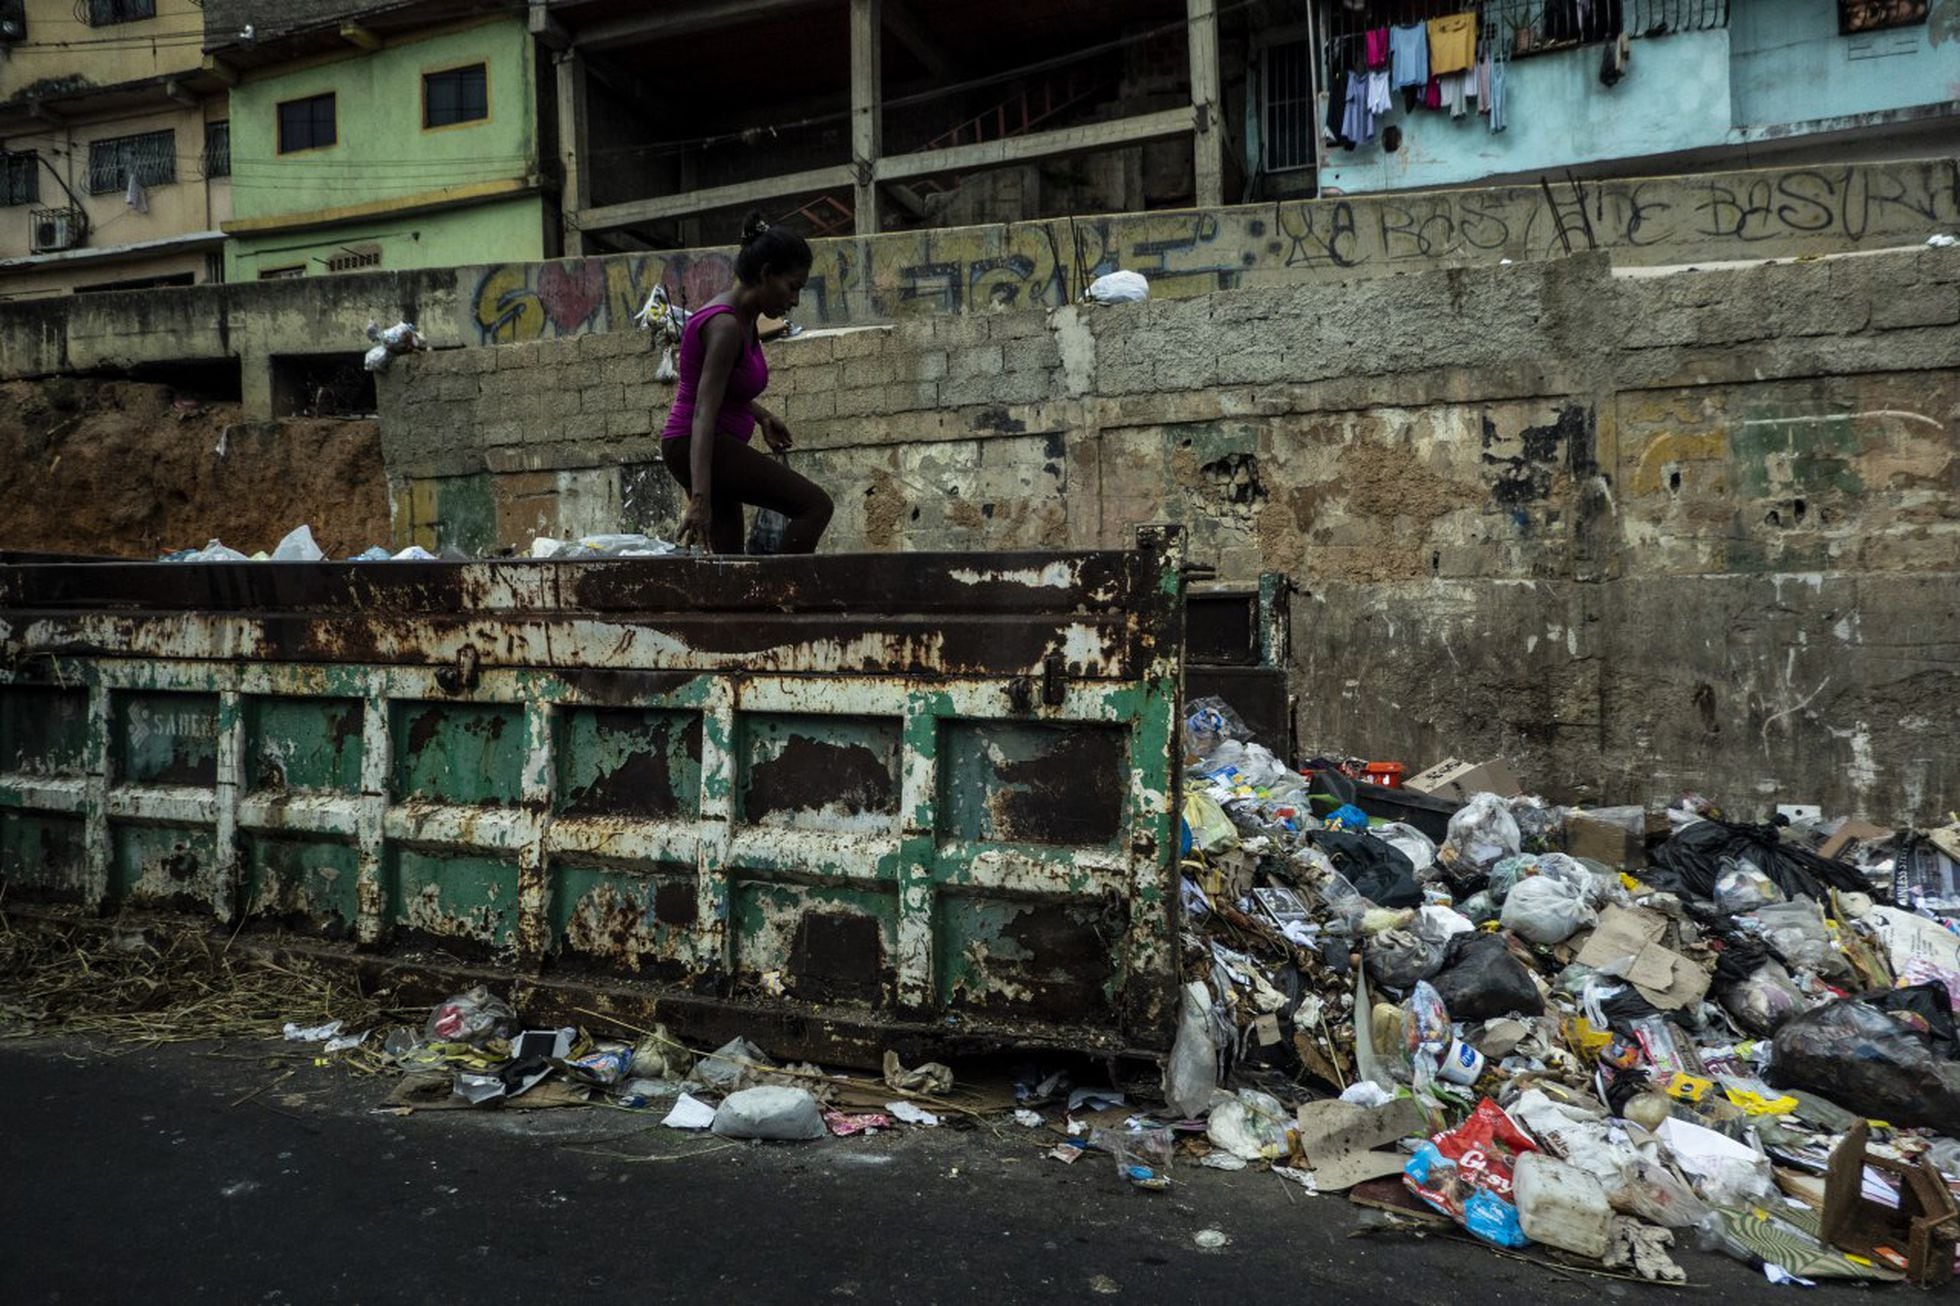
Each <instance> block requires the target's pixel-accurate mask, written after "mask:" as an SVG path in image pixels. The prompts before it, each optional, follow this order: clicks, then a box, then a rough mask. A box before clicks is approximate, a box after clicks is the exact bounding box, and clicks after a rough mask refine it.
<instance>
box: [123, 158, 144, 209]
mask: <svg viewBox="0 0 1960 1306" xmlns="http://www.w3.org/2000/svg"><path fill="white" fill-rule="evenodd" d="M123 203H125V204H127V205H129V207H130V208H132V209H134V210H136V212H138V213H148V212H149V211H150V197H149V196H148V195H146V194H144V193H143V183H142V182H140V181H138V180H137V179H136V169H134V168H131V169H130V170H129V186H128V188H127V189H125V190H124V191H123Z"/></svg>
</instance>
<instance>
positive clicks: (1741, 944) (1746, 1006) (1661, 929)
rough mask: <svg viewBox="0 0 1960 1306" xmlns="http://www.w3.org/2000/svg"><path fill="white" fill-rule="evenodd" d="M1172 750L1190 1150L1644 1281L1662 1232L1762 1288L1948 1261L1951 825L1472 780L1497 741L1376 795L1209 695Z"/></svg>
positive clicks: (1952, 1104)
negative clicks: (1286, 748)
mask: <svg viewBox="0 0 1960 1306" xmlns="http://www.w3.org/2000/svg"><path fill="white" fill-rule="evenodd" d="M1184 748H1185V761H1186V773H1185V774H1186V786H1185V792H1186V798H1185V804H1184V811H1183V817H1184V824H1183V830H1184V834H1183V839H1184V858H1185V860H1184V863H1183V866H1184V877H1183V882H1182V896H1183V905H1184V913H1183V921H1184V931H1183V937H1182V948H1183V961H1184V968H1183V973H1184V978H1185V984H1184V989H1183V994H1182V1006H1181V1012H1180V1019H1179V1024H1178V1030H1177V1038H1176V1044H1175V1048H1174V1051H1173V1053H1172V1055H1171V1057H1170V1059H1169V1062H1168V1064H1167V1066H1166V1069H1165V1077H1164V1087H1165V1096H1166V1097H1167V1099H1168V1100H1169V1102H1170V1105H1171V1107H1172V1108H1173V1109H1174V1111H1175V1112H1176V1113H1177V1114H1179V1115H1182V1116H1186V1117H1190V1118H1192V1119H1194V1120H1195V1119H1200V1118H1201V1119H1203V1120H1204V1121H1205V1126H1204V1141H1203V1143H1195V1144H1193V1145H1192V1147H1191V1148H1190V1149H1188V1150H1198V1151H1203V1152H1204V1153H1205V1155H1204V1157H1203V1161H1204V1163H1206V1164H1219V1165H1223V1166H1226V1167H1236V1166H1238V1165H1255V1166H1264V1167H1268V1168H1270V1169H1272V1170H1273V1172H1274V1173H1276V1174H1279V1175H1281V1176H1282V1177H1285V1178H1288V1179H1291V1180H1293V1181H1294V1182H1297V1183H1299V1184H1301V1185H1302V1186H1303V1187H1305V1188H1308V1189H1310V1190H1313V1191H1317V1192H1322V1193H1326V1192H1333V1191H1352V1193H1353V1194H1354V1200H1356V1201H1358V1202H1361V1203H1363V1204H1364V1205H1369V1206H1374V1207H1379V1208H1382V1209H1385V1210H1388V1211H1390V1212H1392V1213H1395V1214H1397V1215H1399V1216H1402V1217H1406V1218H1409V1219H1421V1218H1423V1217H1425V1216H1426V1217H1428V1218H1432V1219H1437V1218H1440V1219H1447V1220H1449V1221H1452V1222H1454V1223H1455V1224H1457V1225H1460V1226H1461V1227H1462V1228H1464V1229H1466V1230H1468V1231H1469V1232H1470V1233H1471V1234H1473V1235H1475V1236H1476V1237H1478V1238H1480V1239H1483V1240H1484V1241H1486V1242H1489V1243H1492V1244H1495V1245H1498V1246H1503V1247H1513V1248H1515V1247H1523V1246H1526V1245H1529V1244H1533V1243H1535V1244H1539V1245H1541V1246H1543V1247H1547V1248H1553V1249H1557V1250H1558V1251H1560V1252H1561V1253H1564V1254H1567V1255H1571V1256H1577V1257H1580V1258H1584V1259H1587V1260H1591V1261H1597V1262H1602V1263H1603V1264H1604V1265H1606V1266H1609V1267H1618V1268H1622V1269H1624V1270H1626V1271H1628V1272H1630V1273H1634V1274H1637V1275H1639V1276H1640V1277H1642V1278H1648V1279H1656V1280H1672V1281H1678V1280H1679V1279H1681V1278H1682V1272H1681V1270H1680V1268H1679V1267H1678V1266H1677V1265H1675V1264H1674V1262H1673V1261H1672V1259H1671V1257H1670V1256H1669V1253H1668V1249H1669V1248H1670V1246H1672V1245H1673V1244H1674V1242H1675V1240H1676V1238H1677V1237H1682V1236H1684V1235H1685V1236H1687V1237H1690V1238H1692V1240H1693V1241H1694V1242H1695V1243H1697V1244H1699V1245H1702V1246H1706V1247H1711V1248H1715V1249H1719V1250H1722V1251H1724V1252H1727V1253H1728V1254H1730V1255H1733V1256H1735V1257H1737V1258H1739V1259H1742V1260H1745V1261H1747V1262H1749V1263H1751V1264H1753V1265H1757V1266H1760V1267H1762V1268H1763V1269H1764V1271H1765V1273H1766V1274H1767V1275H1768V1276H1769V1277H1770V1278H1771V1279H1772V1280H1776V1281H1792V1280H1806V1281H1809V1280H1816V1279H1820V1278H1826V1277H1829V1278H1842V1279H1862V1280H1894V1279H1902V1278H1908V1277H1909V1278H1911V1279H1913V1280H1915V1281H1917V1282H1921V1283H1930V1282H1938V1281H1941V1280H1944V1279H1945V1278H1947V1277H1948V1276H1950V1275H1951V1273H1952V1271H1953V1268H1954V1264H1953V1263H1954V1254H1955V1239H1956V1235H1960V1209H1956V1207H1955V1204H1954V1199H1953V1192H1954V1190H1955V1189H1956V1188H1960V1142H1956V1141H1955V1140H1956V1139H1960V1042H1957V1041H1956V1022H1955V1013H1956V1011H1960V934H1956V932H1955V931H1956V927H1960V822H1956V823H1954V824H1952V825H1949V826H1947V827H1946V828H1944V829H1940V830H1934V831H1930V832H1919V831H1911V830H1908V831H1901V832H1892V831H1887V830H1883V829H1880V828H1877V827H1872V826H1867V825H1864V824H1862V823H1858V822H1852V821H1838V822H1830V823H1826V822H1824V821H1822V820H1821V818H1820V817H1819V815H1818V814H1817V813H1815V812H1814V811H1809V810H1806V809H1799V810H1798V811H1797V812H1796V815H1795V819H1785V820H1781V821H1780V822H1779V823H1777V824H1771V825H1756V824H1750V823H1747V822H1740V821H1732V820H1728V819H1724V817H1723V815H1722V813H1721V812H1719V811H1718V810H1716V809H1715V808H1714V807H1713V805H1712V804H1710V803H1709V802H1708V801H1707V800H1705V799H1703V798H1701V797H1699V796H1697V795H1686V796H1684V797H1682V798H1681V799H1680V800H1679V801H1678V802H1676V803H1675V804H1674V805H1673V806H1672V807H1670V808H1669V809H1668V810H1667V811H1666V813H1665V814H1664V816H1661V817H1657V818H1656V819H1654V820H1652V821H1650V819H1649V816H1648V813H1647V812H1646V811H1645V810H1643V809H1641V808H1637V807H1636V808H1616V809H1607V810H1594V811H1581V810H1578V809H1570V808H1561V807H1558V806H1555V805H1552V804H1548V803H1546V802H1544V801H1543V800H1541V799H1539V798H1536V797H1532V796H1530V795H1522V794H1516V793H1497V792H1490V791H1487V790H1479V789H1478V788H1477V782H1478V781H1482V780H1488V779H1490V778H1491V777H1493V776H1500V777H1508V771H1507V770H1506V769H1505V768H1504V767H1503V766H1502V764H1501V763H1498V764H1485V765H1483V766H1478V767H1470V766H1466V765H1465V764H1462V763H1458V762H1454V761H1452V762H1450V763H1446V764H1444V766H1442V767H1440V768H1437V769H1436V770H1434V771H1432V772H1430V773H1425V776H1423V777H1418V778H1417V779H1415V780H1411V781H1409V782H1408V783H1409V786H1410V788H1408V789H1406V790H1402V789H1393V788H1384V787H1380V786H1375V785H1371V784H1368V783H1366V782H1365V781H1362V780H1360V779H1358V778H1357V777H1356V775H1354V774H1352V773H1353V772H1357V771H1359V770H1360V768H1359V767H1358V766H1355V765H1353V764H1347V763H1342V762H1337V761H1329V760H1327V759H1315V760H1313V761H1311V762H1309V763H1308V764H1307V765H1306V766H1305V767H1304V768H1303V769H1301V770H1295V769H1294V768H1293V767H1291V766H1288V765H1287V764H1285V763H1284V762H1282V761H1281V760H1280V759H1279V758H1278V757H1276V756H1275V755H1274V754H1273V753H1272V752H1271V751H1270V750H1268V749H1267V748H1265V747H1263V746H1261V745H1260V744H1258V743H1257V742H1255V741H1254V740H1253V739H1252V738H1251V737H1250V735H1249V732H1248V731H1247V730H1246V728H1245V726H1244V724H1243V722H1242V721H1241V720H1240V719H1239V718H1238V716H1237V715H1236V714H1235V713H1234V712H1233V711H1232V709H1231V708H1230V707H1229V706H1228V705H1227V704H1225V703H1223V702H1221V701H1219V700H1216V699H1211V700H1204V701H1200V702H1197V703H1194V704H1192V705H1191V707H1190V709H1189V711H1188V713H1187V719H1186V722H1185V727H1184ZM1466 781H1467V782H1468V783H1467V784H1466V783H1465V782H1466ZM1419 783H1421V784H1422V785H1423V787H1424V788H1426V789H1427V793H1426V794H1425V793H1421V792H1417V791H1416V786H1418V784H1419ZM1506 787H1507V788H1508V787H1510V786H1506ZM1438 794H1448V795H1450V797H1449V798H1448V799H1447V800H1446V801H1441V802H1439V801H1437V800H1436V795H1438ZM1370 808H1372V809H1373V812H1372V813H1371V812H1370V810H1369V809H1370ZM1418 821H1420V822H1422V823H1424V824H1428V825H1429V826H1430V830H1431V831H1433V832H1434V833H1431V832H1426V831H1425V830H1424V829H1422V828H1419V826H1418V824H1417V823H1416V822H1418ZM1650 844H1651V845H1652V851H1651V854H1650V852H1649V846H1650ZM1383 1149H1388V1150H1383Z"/></svg>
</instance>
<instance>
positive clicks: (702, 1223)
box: [0, 1038, 1917, 1306]
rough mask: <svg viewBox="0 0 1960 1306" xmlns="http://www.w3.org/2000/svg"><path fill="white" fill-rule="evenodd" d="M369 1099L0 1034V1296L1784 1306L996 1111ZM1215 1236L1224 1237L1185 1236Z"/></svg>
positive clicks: (224, 1056) (309, 1083)
mask: <svg viewBox="0 0 1960 1306" xmlns="http://www.w3.org/2000/svg"><path fill="white" fill-rule="evenodd" d="M282 1056H283V1057H287V1058H288V1059H285V1060H279V1059H276V1058H279V1057H282ZM288 1069H290V1070H293V1071H294V1073H293V1074H292V1076H291V1077H290V1078H286V1079H283V1080H279V1082H277V1083H274V1081H275V1080H277V1079H278V1077H279V1076H281V1075H282V1074H284V1073H285V1071H286V1070H288ZM268 1085H269V1087H266V1086H268ZM390 1087H391V1085H390V1084H388V1083H386V1082H383V1081H381V1080H377V1079H370V1078H365V1077H361V1076H358V1075H355V1074H353V1073H351V1072H349V1071H348V1070H346V1069H344V1068H341V1067H338V1066H330V1067H319V1066H315V1065H313V1064H312V1063H311V1061H310V1060H309V1059H307V1058H305V1057H303V1056H302V1057H291V1055H290V1053H289V1051H288V1049H287V1047H286V1046H285V1045H282V1044H279V1043H256V1042H255V1043H240V1042H236V1041H234V1042H230V1043H226V1044H199V1045H178V1046H172V1047H167V1048H162V1049H156V1050H140V1051H123V1050H120V1049H116V1048H107V1047H104V1046H101V1045H97V1044H92V1043H86V1042H81V1041H78V1040H61V1039H47V1038H36V1039H31V1040H19V1041H13V1042H7V1043H0V1161H4V1165H5V1174H6V1176H7V1179H6V1182H5V1185H4V1189H0V1300H5V1301H7V1302H10V1303H27V1302H64V1303H65V1302H125V1301H127V1302H139V1301H140V1302H144V1303H157V1302H173V1303H174V1302H186V1301H216V1302H268V1303H289V1302H418V1303H425V1302H451V1301H461V1300H466V1299H472V1298H479V1297H480V1298H484V1299H490V1300H497V1301H514V1302H532V1301H552V1302H575V1301H579V1300H581V1299H585V1300H591V1301H594V1302H598V1301H604V1302H607V1303H613V1302H622V1301H631V1302H636V1303H640V1302H644V1303H651V1302H666V1301H673V1302H686V1303H688V1306H758V1304H765V1303H774V1302H811V1301H828V1300H845V1301H866V1302H902V1303H932V1302H969V1301H971V1302H989V1303H1001V1302H1041V1303H1051V1302H1073V1301H1098V1302H1101V1301H1107V1300H1109V1299H1110V1298H1112V1297H1113V1298H1125V1299H1129V1300H1132V1301H1139V1302H1141V1301H1151V1302H1156V1301H1174V1302H1195V1301H1200V1300H1203V1301H1209V1302H1223V1303H1233V1304H1234V1306H1243V1304H1247V1303H1261V1302H1287V1303H1294V1304H1297V1303H1301V1302H1312V1301H1315V1300H1325V1299H1327V1298H1328V1297H1329V1296H1331V1297H1332V1298H1333V1299H1334V1300H1338V1301H1342V1302H1395V1303H1400V1304H1403V1306H1409V1304H1413V1303H1427V1302H1438V1303H1442V1302H1450V1303H1459V1302H1464V1301H1475V1300H1478V1299H1481V1298H1494V1297H1496V1296H1499V1295H1503V1296H1509V1295H1510V1294H1513V1293H1516V1294H1520V1295H1521V1297H1522V1296H1523V1295H1526V1294H1528V1295H1529V1298H1530V1299H1531V1300H1533V1301H1534V1302H1545V1303H1580V1302H1596V1301H1597V1300H1598V1299H1600V1298H1602V1297H1603V1298H1609V1299H1612V1298H1618V1299H1627V1300H1647V1301H1654V1302H1659V1301H1661V1300H1663V1299H1673V1300H1691V1301H1692V1300H1701V1301H1707V1300H1711V1299H1712V1298H1713V1297H1714V1296H1715V1295H1716V1294H1720V1295H1721V1296H1723V1297H1724V1298H1727V1299H1729V1300H1737V1299H1754V1298H1761V1299H1765V1300H1766V1299H1768V1298H1770V1297H1772V1296H1778V1295H1781V1296H1788V1295H1790V1294H1792V1293H1794V1292H1796V1291H1797V1290H1796V1289H1792V1288H1774V1287H1771V1286H1770V1285H1768V1284H1767V1283H1766V1282H1765V1281H1764V1280H1763V1278H1762V1276H1761V1275H1760V1274H1759V1273H1756V1272H1754V1271H1751V1270H1749V1269H1747V1268H1746V1267H1744V1266H1742V1265H1739V1264H1737V1263H1735V1262H1732V1261H1729V1260H1727V1259H1725V1258H1723V1257H1720V1256H1715V1255H1707V1254H1701V1253H1696V1252H1694V1251H1691V1250H1690V1251H1685V1252H1683V1253H1682V1255H1681V1256H1680V1258H1679V1259H1680V1260H1681V1262H1682V1264H1683V1266H1684V1267H1685V1268H1686V1269H1687V1270H1688V1274H1689V1277H1690V1279H1691V1280H1692V1281H1693V1282H1694V1283H1696V1284H1699V1285H1703V1286H1702V1287H1700V1288H1699V1289H1686V1290H1678V1289H1676V1290H1670V1289H1662V1288H1656V1287H1652V1286H1649V1285H1645V1284H1639V1283H1627V1282H1620V1281H1616V1280H1613V1279H1608V1278H1603V1277H1590V1276H1585V1275H1576V1274H1571V1273H1560V1272H1554V1271H1551V1270H1547V1269H1545V1268H1542V1267H1540V1266H1537V1265H1531V1264H1525V1263H1521V1262H1519V1261H1515V1260H1506V1259H1501V1258H1499V1257H1498V1256H1496V1255H1494V1254H1492V1253H1490V1252H1488V1251H1486V1250H1484V1249H1482V1248H1480V1247H1477V1246H1473V1245H1466V1244H1460V1243H1457V1242H1454V1241H1448V1240H1444V1239H1439V1238H1434V1237H1427V1238H1416V1237H1412V1236H1409V1235H1406V1234H1385V1233H1380V1232H1376V1233H1372V1234H1371V1233H1368V1232H1366V1230H1365V1228H1364V1225H1365V1218H1364V1214H1363V1213H1362V1212H1361V1211H1359V1210H1358V1209H1357V1208H1356V1207H1354V1206H1352V1205H1351V1204H1350V1203H1348V1202H1347V1201H1346V1200H1345V1199H1342V1198H1338V1197H1317V1198H1316V1197H1308V1196H1306V1195H1304V1194H1301V1193H1299V1192H1298V1191H1297V1190H1294V1189H1292V1188H1291V1187H1290V1186H1289V1185H1286V1184H1284V1183H1283V1182H1282V1181H1280V1180H1279V1179H1277V1178H1274V1177H1273V1176H1271V1175H1263V1174H1257V1173H1253V1172H1249V1171H1248V1172H1243V1173H1238V1174H1225V1173H1220V1172H1215V1171H1209V1170H1201V1169H1196V1168H1188V1169H1182V1170H1180V1171H1178V1173H1177V1179H1178V1185H1177V1187H1176V1188H1175V1189H1174V1190H1173V1191H1172V1192H1170V1193H1166V1194H1154V1195H1153V1194H1145V1193H1140V1192H1133V1191H1130V1190H1128V1189H1127V1188H1125V1187H1123V1186H1121V1184H1120V1182H1119V1180H1118V1179H1117V1177H1116V1175H1115V1174H1114V1171H1113V1167H1112V1165H1111V1163H1110V1162H1109V1161H1108V1160H1107V1159H1106V1158H1104V1157H1102V1156H1100V1155H1098V1154H1093V1153H1092V1154H1090V1155H1089V1156H1087V1157H1085V1158H1084V1159H1083V1160H1081V1161H1080V1162H1078V1163H1076V1164H1074V1165H1068V1166H1065V1165H1062V1164H1060V1163H1058V1162H1055V1161H1051V1160H1048V1159H1045V1158H1044V1157H1043V1156H1042V1155H1041V1152H1042V1145H1041V1144H1040V1143H1038V1142H1037V1141H1035V1140H1034V1138H1033V1135H1032V1134H1031V1133H1029V1132H1028V1131H1025V1130H1021V1129H1019V1127H1017V1126H1014V1125H1012V1124H1011V1123H1009V1124H1008V1125H1006V1126H1004V1127H1003V1128H1002V1130H1001V1132H1000V1133H999V1135H998V1136H997V1135H996V1134H995V1133H993V1132H991V1131H989V1130H985V1129H977V1130H969V1131H955V1130H952V1129H947V1128H941V1129H938V1130H909V1131H905V1132H902V1133H898V1134H884V1135H880V1136H878V1137H875V1138H850V1139H826V1140H824V1141H822V1142H818V1143H808V1144H766V1145H765V1144H733V1143H727V1142H724V1141H722V1140H718V1139H714V1138H712V1137H704V1136H700V1135H691V1134H679V1133H675V1132H673V1131H669V1130H665V1129H661V1128H659V1127H658V1125H657V1124H655V1123H654V1121H655V1120H656V1119H657V1116H654V1117H649V1116H647V1115H645V1114H635V1113H628V1112H622V1111H617V1110H594V1109H586V1110H559V1111H538V1112H516V1111H484V1112H435V1113H423V1114H417V1115H415V1116H412V1117H408V1118H403V1117H398V1116H391V1115H385V1114H377V1113H376V1112H375V1108H376V1107H377V1106H379V1105H380V1104H381V1102H382V1099H383V1098H384V1097H385V1096H386V1093H387V1091H388V1089H389V1088H390ZM254 1089H262V1091H259V1092H258V1093H257V1094H256V1095H254V1096H251V1097H245V1095H246V1094H250V1093H252V1092H253V1090H254ZM241 1098H244V1099H245V1100H243V1101H241V1100H240V1099H241ZM1207 1229H1211V1230H1218V1231H1220V1232H1222V1233H1224V1234H1225V1235H1227V1236H1228V1237H1229V1239H1230V1241H1229V1243H1227V1244H1226V1245H1225V1246H1223V1247H1221V1248H1218V1249H1215V1250H1205V1249H1201V1248H1200V1247H1199V1246H1198V1244H1197V1243H1196V1241H1195V1235H1197V1234H1198V1233H1199V1231H1201V1230H1207ZM1887 1291H1890V1292H1893V1293H1899V1294H1903V1293H1912V1297H1911V1299H1912V1300H1917V1294H1916V1293H1913V1290H1911V1289H1891V1290H1887ZM1848 1292H1849V1290H1846V1289H1820V1290H1818V1293H1815V1294H1812V1297H1813V1299H1814V1298H1816V1297H1817V1296H1819V1295H1821V1296H1823V1297H1828V1298H1840V1297H1845V1296H1847V1295H1848ZM1864 1300H1870V1299H1869V1298H1868V1297H1867V1298H1864Z"/></svg>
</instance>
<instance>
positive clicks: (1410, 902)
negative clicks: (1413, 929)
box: [1306, 830, 1422, 907]
mask: <svg viewBox="0 0 1960 1306" xmlns="http://www.w3.org/2000/svg"><path fill="white" fill-rule="evenodd" d="M1306 837H1307V841H1308V842H1310V843H1311V844H1313V846H1314V847H1316V848H1318V849H1320V851H1322V852H1324V853H1326V854H1327V857H1328V860H1330V861H1332V862H1333V863H1334V869H1335V870H1337V871H1339V872H1340V873H1341V874H1342V875H1345V876H1346V877H1347V881H1348V883H1349V884H1352V885H1353V886H1354V890H1355V892H1356V893H1359V894H1360V895H1361V896H1362V897H1364V898H1366V899H1367V900H1368V901H1369V902H1372V903H1374V904H1375V905H1376V906H1377V907H1420V906H1422V886H1421V885H1419V884H1417V883H1416V866H1415V863H1414V862H1412V861H1410V860H1409V859H1408V857H1407V855H1405V854H1404V853H1403V852H1402V850H1401V849H1399V848H1397V847H1395V845H1393V844H1391V843H1388V842H1386V841H1384V840H1381V839H1377V838H1375V836H1373V835H1372V834H1362V833H1360V832H1358V831H1355V830H1310V831H1308V832H1307V836H1306Z"/></svg>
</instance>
